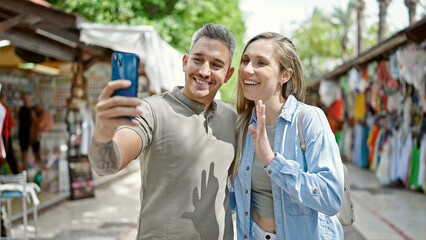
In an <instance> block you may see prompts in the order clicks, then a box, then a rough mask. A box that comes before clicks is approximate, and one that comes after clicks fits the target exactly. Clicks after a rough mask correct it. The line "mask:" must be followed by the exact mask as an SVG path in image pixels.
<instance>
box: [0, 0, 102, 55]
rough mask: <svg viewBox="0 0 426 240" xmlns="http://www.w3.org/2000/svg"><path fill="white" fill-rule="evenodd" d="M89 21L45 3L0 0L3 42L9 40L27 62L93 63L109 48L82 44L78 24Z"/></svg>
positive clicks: (0, 38) (38, 0) (0, 27)
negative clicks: (53, 60) (48, 60)
mask: <svg viewBox="0 0 426 240" xmlns="http://www.w3.org/2000/svg"><path fill="white" fill-rule="evenodd" d="M80 22H89V21H88V20H86V19H84V18H82V17H81V16H79V15H78V14H75V13H67V12H65V11H63V10H62V9H59V8H55V7H53V6H51V5H50V4H49V3H47V2H45V1H43V0H31V1H27V0H1V4H0V40H3V39H6V40H8V41H10V42H11V43H12V44H13V45H14V46H15V48H16V50H15V52H16V53H17V54H18V55H19V57H21V58H22V59H24V60H25V61H27V62H43V61H44V60H45V59H43V56H45V57H49V58H52V59H56V60H61V61H69V62H74V61H81V62H83V63H84V62H91V61H92V60H93V59H96V58H99V57H104V56H106V55H108V54H109V49H106V48H100V47H96V46H87V45H85V44H83V43H81V42H80V41H79V31H78V29H77V28H76V25H77V24H78V23H80Z"/></svg>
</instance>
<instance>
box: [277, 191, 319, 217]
mask: <svg viewBox="0 0 426 240" xmlns="http://www.w3.org/2000/svg"><path fill="white" fill-rule="evenodd" d="M284 207H285V211H286V212H287V213H288V214H289V215H291V216H297V215H308V216H310V215H312V212H313V211H314V210H312V209H311V208H308V207H305V206H302V205H300V204H299V203H298V202H296V201H294V200H293V198H292V197H291V196H290V195H289V194H284Z"/></svg>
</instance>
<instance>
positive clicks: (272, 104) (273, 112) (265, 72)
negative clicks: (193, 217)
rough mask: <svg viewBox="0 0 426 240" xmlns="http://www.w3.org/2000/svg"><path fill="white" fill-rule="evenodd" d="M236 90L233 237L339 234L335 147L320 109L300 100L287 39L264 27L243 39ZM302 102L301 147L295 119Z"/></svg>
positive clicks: (296, 64) (299, 79)
mask: <svg viewBox="0 0 426 240" xmlns="http://www.w3.org/2000/svg"><path fill="white" fill-rule="evenodd" d="M237 97H238V99H237V111H238V113H239V118H238V121H237V129H238V131H239V140H238V141H239V142H238V147H239V150H238V154H237V158H236V161H235V163H234V168H233V172H232V179H231V180H232V182H231V183H230V191H231V206H234V207H236V211H237V233H238V239H291V240H293V239H343V230H342V226H341V224H340V222H339V220H338V219H337V217H336V216H334V215H335V214H336V213H337V212H338V211H339V209H340V206H341V203H342V200H343V170H342V162H341V158H340V153H339V150H338V146H337V144H336V141H335V138H334V135H333V133H332V131H331V129H330V126H329V124H328V122H327V118H326V116H325V115H324V113H323V112H322V111H321V110H320V109H319V108H317V107H313V106H307V105H306V104H304V103H302V102H303V101H304V98H305V87H304V83H303V73H302V68H301V63H300V60H299V58H298V56H297V53H296V48H295V47H294V45H293V43H292V42H291V41H290V40H289V39H288V38H285V37H283V36H281V35H279V34H276V33H270V32H267V33H262V34H259V35H257V36H255V37H254V38H252V39H251V40H250V41H249V42H248V43H247V45H246V47H245V48H244V51H243V55H242V57H241V62H240V68H239V70H238V89H237ZM305 106H307V107H306V108H305V110H304V113H303V118H302V129H303V131H302V132H303V136H304V139H305V141H306V145H307V147H306V151H305V152H303V151H302V150H301V148H300V141H299V135H298V130H297V123H298V116H299V113H300V111H301V110H302V108H304V107H305ZM249 133H250V134H249ZM250 135H251V136H250ZM271 146H272V147H271Z"/></svg>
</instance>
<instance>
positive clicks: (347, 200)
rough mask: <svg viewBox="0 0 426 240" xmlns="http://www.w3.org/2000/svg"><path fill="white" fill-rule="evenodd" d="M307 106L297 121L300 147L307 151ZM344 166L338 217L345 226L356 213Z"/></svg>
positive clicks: (351, 221) (351, 220) (346, 170)
mask: <svg viewBox="0 0 426 240" xmlns="http://www.w3.org/2000/svg"><path fill="white" fill-rule="evenodd" d="M305 108H306V106H304V107H303V108H302V110H301V111H300V113H299V118H298V121H297V128H298V132H299V139H300V148H301V149H302V151H303V152H305V151H306V142H305V138H304V137H303V132H302V115H303V112H304V111H305ZM342 167H343V175H344V193H343V203H342V207H341V208H340V211H339V212H338V213H337V218H338V219H339V221H340V223H341V224H342V225H345V226H349V225H352V223H353V222H355V215H354V208H353V203H352V199H351V192H350V190H351V189H350V183H349V174H348V169H347V168H346V166H345V164H343V163H342Z"/></svg>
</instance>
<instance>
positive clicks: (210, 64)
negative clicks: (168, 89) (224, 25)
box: [182, 37, 234, 106]
mask: <svg viewBox="0 0 426 240" xmlns="http://www.w3.org/2000/svg"><path fill="white" fill-rule="evenodd" d="M182 62H183V71H184V72H185V88H184V90H183V93H184V94H185V96H186V97H188V98H189V99H192V100H195V101H197V102H200V103H203V104H204V105H206V106H208V105H210V103H211V102H212V101H213V99H214V96H215V95H216V92H217V91H218V90H219V88H220V87H221V86H222V84H224V83H226V82H227V81H228V80H229V78H230V77H231V76H232V73H233V72H234V68H229V63H230V54H229V50H228V47H227V46H226V44H225V43H224V42H222V41H221V40H216V39H211V38H208V37H202V38H200V39H199V40H198V41H197V42H196V43H195V44H194V45H193V46H192V49H191V52H190V53H189V55H185V56H183V59H182Z"/></svg>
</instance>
